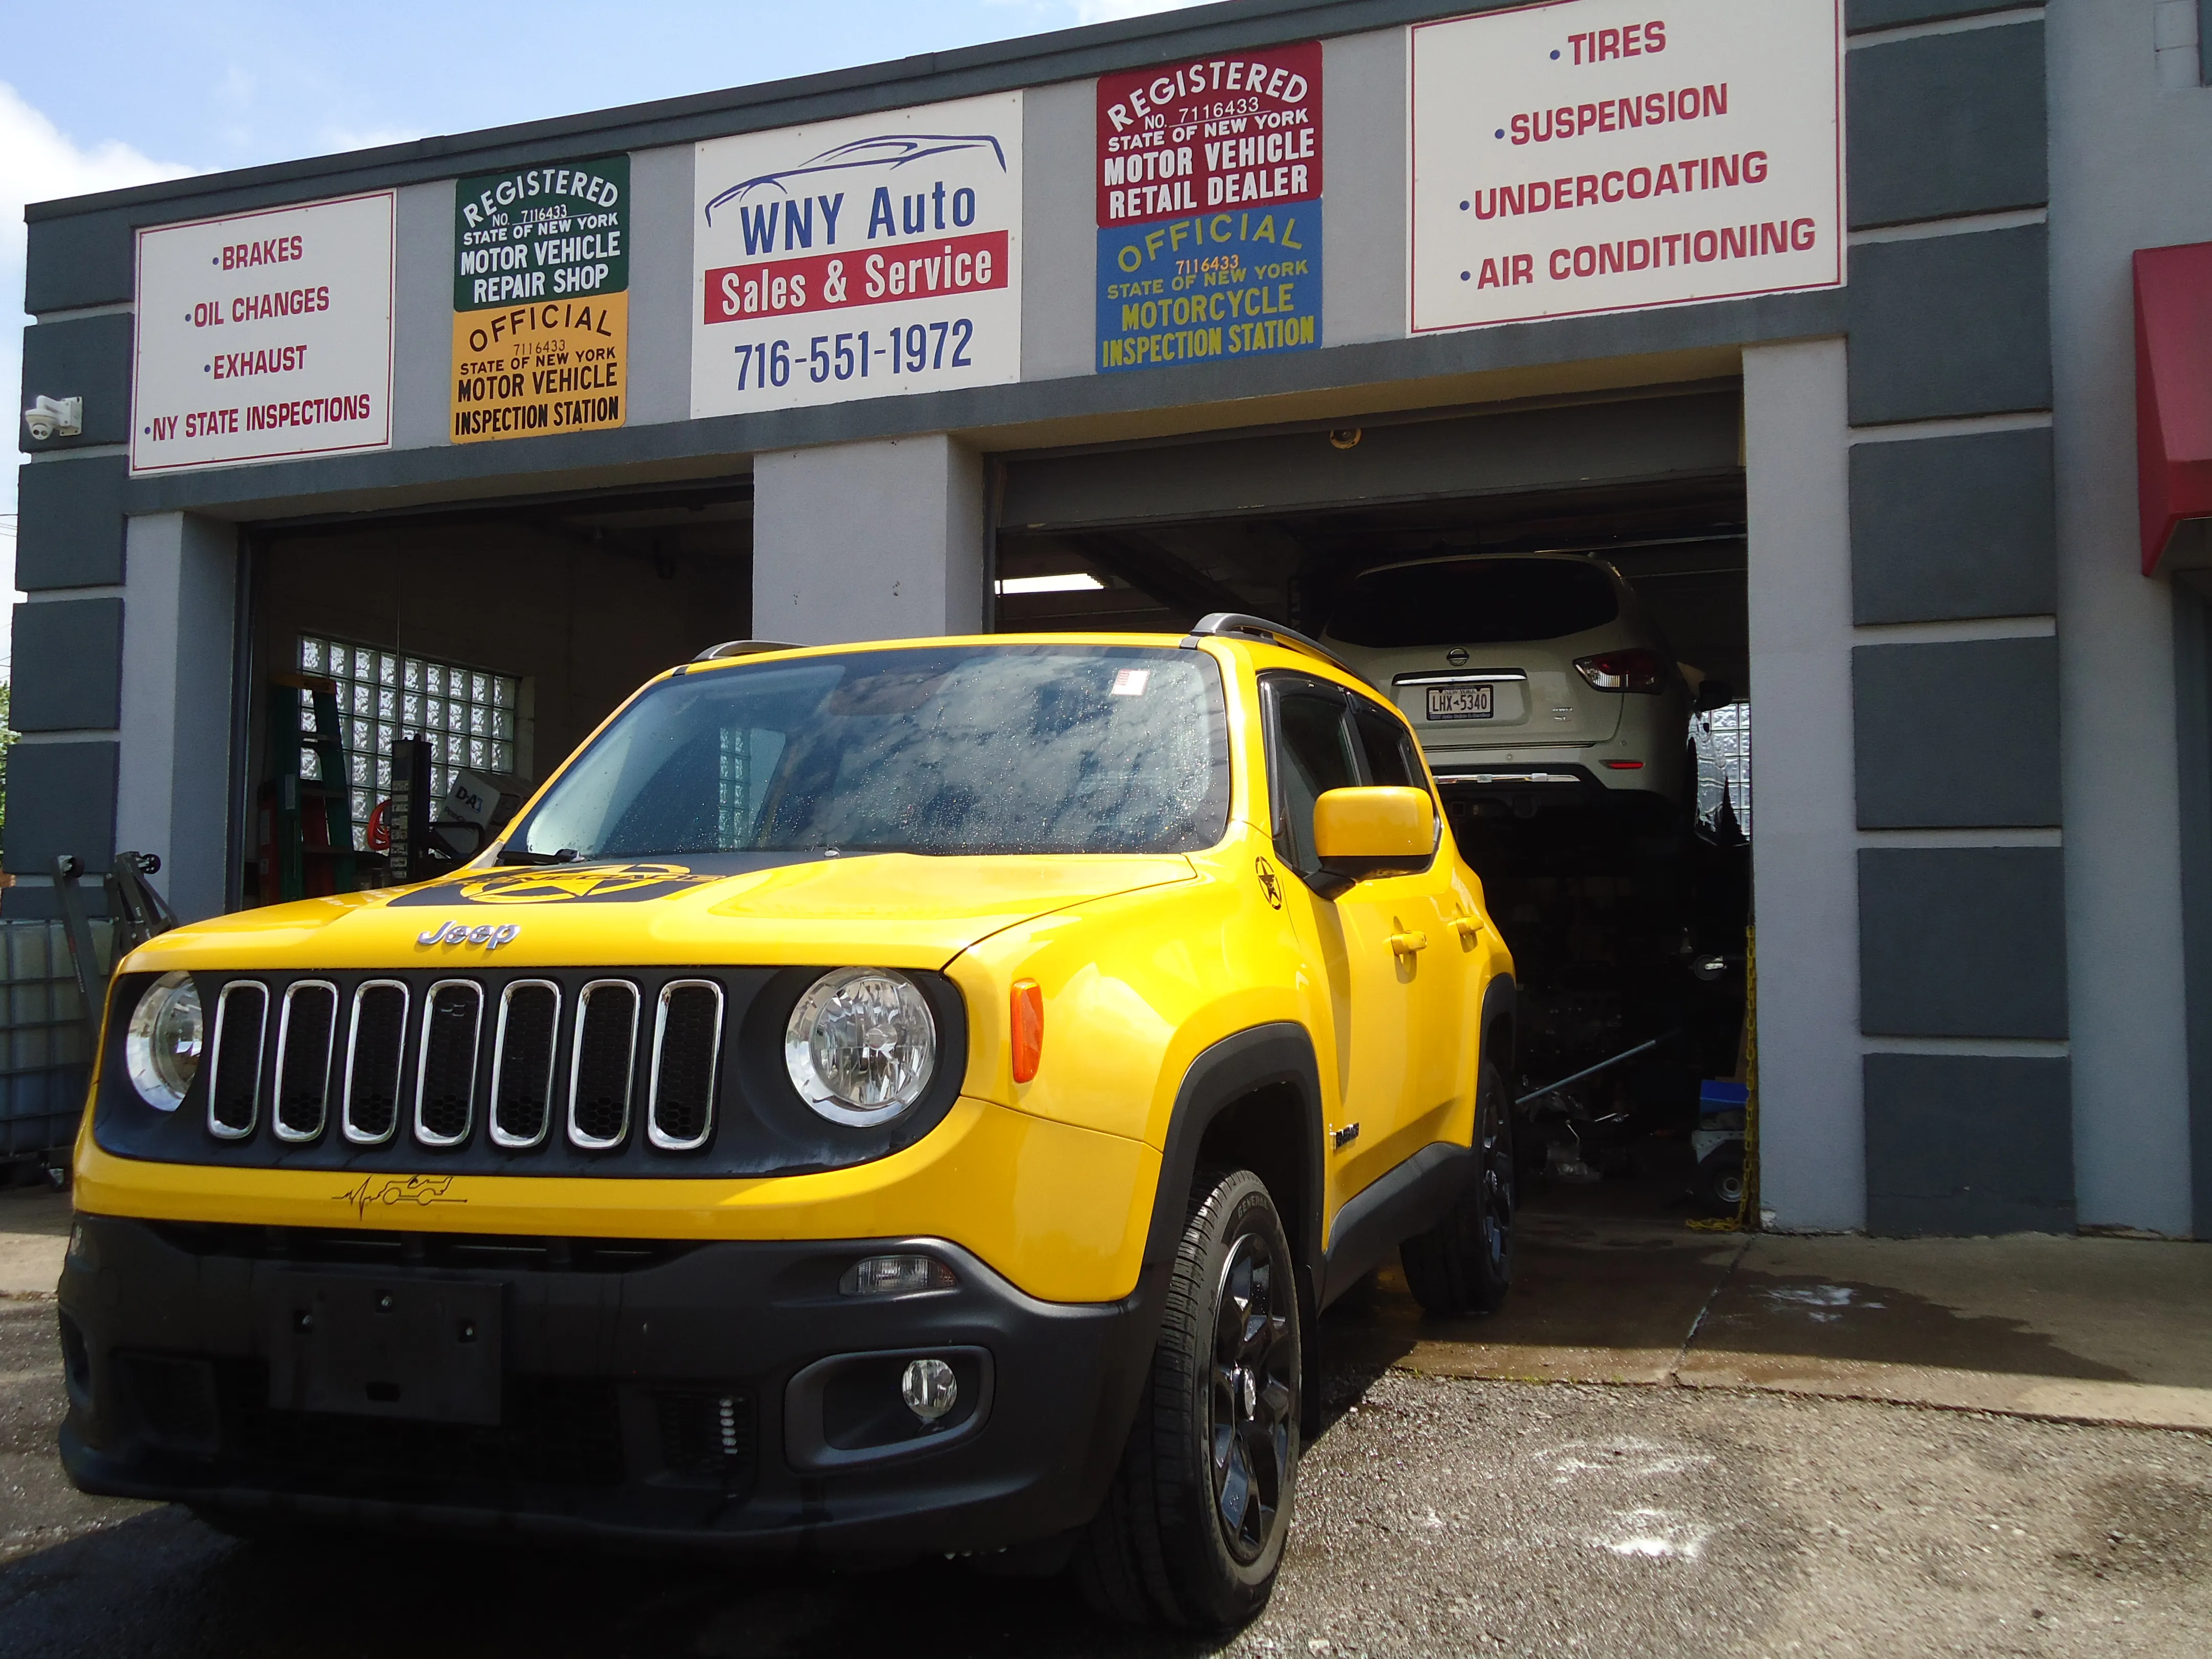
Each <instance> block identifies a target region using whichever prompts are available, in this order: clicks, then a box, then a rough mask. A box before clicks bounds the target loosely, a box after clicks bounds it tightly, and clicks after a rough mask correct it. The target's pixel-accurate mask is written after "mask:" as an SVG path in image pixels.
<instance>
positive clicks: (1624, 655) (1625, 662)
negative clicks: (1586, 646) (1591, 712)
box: [1575, 647, 1667, 691]
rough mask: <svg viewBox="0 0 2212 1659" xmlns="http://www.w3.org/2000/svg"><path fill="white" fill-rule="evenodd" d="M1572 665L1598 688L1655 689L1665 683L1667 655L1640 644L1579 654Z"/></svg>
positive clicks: (1623, 689) (1616, 689) (1604, 689)
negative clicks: (1598, 654) (1598, 653)
mask: <svg viewBox="0 0 2212 1659" xmlns="http://www.w3.org/2000/svg"><path fill="white" fill-rule="evenodd" d="M1575 667H1576V669H1577V671H1578V672H1580V674H1581V675H1582V677H1583V678H1584V679H1586V680H1588V681H1589V683H1590V684H1592V685H1594V686H1595V687H1596V688H1597V689H1598V690H1601V691H1656V690H1660V689H1661V688H1662V686H1664V685H1665V684H1666V683H1667V659H1666V658H1664V657H1662V656H1661V655H1660V654H1659V653H1657V652H1656V651H1646V650H1643V649H1641V648H1640V647H1639V648H1638V649H1636V650H1633V651H1608V652H1607V653H1605V654H1604V655H1603V656H1601V657H1583V658H1580V659H1577V662H1576V663H1575Z"/></svg>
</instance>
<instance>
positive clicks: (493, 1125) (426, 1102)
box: [206, 970, 744, 1201]
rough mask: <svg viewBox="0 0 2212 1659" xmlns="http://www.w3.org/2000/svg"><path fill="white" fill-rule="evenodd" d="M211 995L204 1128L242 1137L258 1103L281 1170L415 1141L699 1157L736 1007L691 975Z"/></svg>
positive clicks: (329, 980) (388, 982) (327, 986)
mask: <svg viewBox="0 0 2212 1659" xmlns="http://www.w3.org/2000/svg"><path fill="white" fill-rule="evenodd" d="M487 981H489V982H487ZM210 1000H211V1001H212V1004H213V1006H214V1010H215V1021H214V1030H213V1031H212V1033H211V1035H210V1042H209V1056H210V1058H209V1063H208V1066H207V1082H206V1091H207V1108H206V1110H207V1119H206V1122H207V1133H210V1134H211V1135H213V1136H214V1137H216V1139H220V1140H226V1141H247V1140H251V1139H253V1138H254V1137H255V1136H256V1135H257V1133H258V1132H259V1131H260V1129H261V1127H262V1118H263V1116H264V1113H263V1111H262V1103H263V1100H264V1097H266V1098H267V1100H268V1101H269V1102H270V1108H269V1110H268V1112H267V1113H266V1116H267V1119H268V1126H267V1127H268V1130H269V1135H270V1139H273V1140H274V1141H276V1142H277V1143H280V1145H281V1148H282V1150H283V1152H284V1153H285V1154H286V1156H287V1161H295V1160H296V1159H298V1158H301V1157H303V1156H306V1155H307V1152H308V1150H309V1149H310V1148H314V1147H319V1146H325V1143H328V1144H329V1145H330V1146H331V1148H332V1149H333V1150H342V1151H344V1152H346V1154H347V1158H348V1160H350V1159H352V1158H355V1157H357V1156H359V1155H360V1153H361V1152H364V1151H365V1150H366V1149H369V1148H374V1147H380V1146H405V1145H410V1144H411V1145H413V1146H418V1147H435V1148H440V1149H444V1150H454V1149H459V1148H462V1147H466V1146H477V1147H478V1148H480V1149H482V1150H483V1151H485V1152H495V1153H497V1154H503V1155H516V1156H520V1155H524V1154H530V1153H533V1152H535V1153H544V1152H547V1151H548V1150H549V1149H550V1148H555V1147H558V1146H566V1147H568V1148H569V1149H571V1151H570V1154H569V1155H570V1156H572V1157H573V1156H574V1154H575V1153H576V1152H582V1153H586V1154H589V1155H591V1156H592V1159H593V1160H594V1161H595V1162H596V1161H598V1160H599V1158H601V1157H602V1156H603V1155H605V1154H609V1153H614V1152H624V1151H627V1150H629V1149H630V1148H632V1147H634V1146H635V1147H637V1148H639V1149H641V1150H650V1151H651V1152H661V1153H682V1152H701V1151H703V1150H704V1149H706V1148H707V1147H708V1146H709V1145H710V1144H711V1143H712V1141H713V1139H714V1132H715V1127H716V1126H715V1117H716V1112H715V1099H716V1096H717V1094H718V1092H719V1091H720V1089H721V1088H722V1087H723V1086H724V1085H723V1079H722V1049H723V1027H724V1025H725V1024H726V1023H727V1022H728V1021H729V1019H730V1018H731V1012H730V1010H731V997H730V993H729V991H728V989H727V987H726V986H725V985H724V983H723V982H722V981H720V979H709V978H706V977H703V976H702V975H698V974H697V973H696V970H695V971H694V973H692V974H691V975H686V976H684V977H680V978H666V979H664V978H661V977H660V976H659V975H655V976H653V978H652V979H650V980H647V981H645V982H643V983H641V982H639V981H637V980H634V979H630V978H627V977H620V978H617V977H614V976H611V975H606V976H598V977H592V976H587V975H584V974H579V973H568V974H563V975H546V976H543V977H541V976H539V975H534V974H533V975H518V976H515V977H513V978H508V977H507V976H506V975H497V974H494V975H487V976H486V977H485V978H484V979H478V978H476V977H466V978H464V977H461V976H459V975H454V974H453V973H452V972H451V971H450V970H448V972H447V974H445V975H433V974H428V973H412V974H409V975H407V976H406V977H405V978H401V977H398V976H397V975H393V976H388V977H379V978H373V979H372V978H358V979H357V978H356V977H355V976H354V975H348V974H337V975H330V976H325V975H319V974H318V975H303V976H301V977H300V978H298V979H294V980H289V981H287V980H277V981H263V980H259V979H247V978H239V979H234V980H231V981H228V983H226V984H222V985H221V987H220V988H219V989H215V988H211V989H210ZM743 1006H744V1004H743V1002H740V1003H739V1004H738V1007H739V1008H740V1009H742V1007H743ZM640 1102H641V1103H643V1109H642V1111H638V1110H636V1109H634V1108H635V1106H636V1104H637V1103H640ZM640 1119H642V1121H639V1120H640ZM387 1201H397V1200H387Z"/></svg>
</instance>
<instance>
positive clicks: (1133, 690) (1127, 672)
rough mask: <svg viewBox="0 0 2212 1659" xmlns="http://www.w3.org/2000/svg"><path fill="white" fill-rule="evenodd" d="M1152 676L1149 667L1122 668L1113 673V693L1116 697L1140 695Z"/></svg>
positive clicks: (1143, 693)
mask: <svg viewBox="0 0 2212 1659" xmlns="http://www.w3.org/2000/svg"><path fill="white" fill-rule="evenodd" d="M1151 679H1152V670H1151V669H1149V668H1123V669H1118V670H1116V671H1115V675H1114V695H1115V696H1117V697H1141V696H1144V695H1145V687H1146V684H1148V683H1149V682H1150V681H1151Z"/></svg>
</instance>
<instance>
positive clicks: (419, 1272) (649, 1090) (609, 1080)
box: [61, 616, 1513, 1626]
mask: <svg viewBox="0 0 2212 1659" xmlns="http://www.w3.org/2000/svg"><path fill="white" fill-rule="evenodd" d="M1512 995H1513V984H1512V979H1511V961H1510V957H1509V956H1508V955H1507V952H1506V950H1505V948H1504V945H1503V944H1502V942H1501V941H1500V940H1499V939H1498V935H1497V933H1495V931H1494V930H1493V929H1492V926H1491V924H1490V922H1489V921H1488V919H1487V918H1486V915H1485V914H1484V912H1483V909H1482V905H1481V889H1480V884H1479V883H1478V882H1477V880H1476V878H1475V877H1474V874H1473V873H1472V872H1470V871H1469V870H1468V867H1467V866H1466V865H1465V864H1463V863H1462V861H1461V860H1460V857H1459V855H1458V854H1457V852H1456V850H1455V848H1454V846H1453V843H1452V840H1451V837H1450V836H1449V832H1448V830H1447V829H1446V828H1445V826H1444V824H1443V820H1442V818H1441V817H1440V815H1439V813H1438V811H1437V805H1436V801H1435V796H1434V785H1433V783H1432V782H1431V779H1430V777H1429V775H1428V774H1427V772H1426V771H1425V769H1424V766H1423V763H1422V760H1421V755H1420V750H1419V745H1418V744H1417V743H1416V741H1415V739H1414V737H1413V732H1411V731H1410V729H1408V727H1407V726H1406V724H1405V722H1404V720H1402V719H1401V717H1400V716H1399V715H1398V714H1397V713H1396V712H1395V710H1394V709H1393V708H1391V707H1390V706H1389V703H1388V702H1384V701H1383V700H1381V699H1379V698H1377V697H1376V696H1374V695H1372V693H1371V692H1370V690H1369V689H1368V688H1367V687H1366V686H1365V685H1364V684H1362V683H1361V682H1360V681H1359V680H1358V678H1357V677H1356V676H1355V675H1353V674H1352V673H1351V672H1350V671H1348V670H1346V669H1345V668H1343V667H1341V666H1340V665H1338V664H1337V663H1335V662H1334V660H1333V659H1329V658H1328V656H1327V655H1326V654H1325V653H1322V651H1321V649H1320V648H1319V647H1316V646H1313V645H1312V644H1310V642H1309V641H1304V640H1303V639H1302V638H1300V637H1299V636H1297V635H1293V634H1290V633H1288V632H1287V631H1286V630H1284V629H1278V628H1275V627H1274V626H1273V624H1269V623H1262V622H1260V621H1257V620H1255V619H1253V618H1249V617H1233V616H1223V617H1208V618H1207V619H1206V621H1205V622H1203V623H1200V625H1199V627H1198V629H1196V630H1194V632H1193V633H1192V634H1191V635H1189V636H1188V637H1187V638H1183V639H1181V640H1177V639H1176V638H1174V637H1171V636H1153V635H1048V636H1015V635H994V636H990V637H985V638H975V639H951V640H921V641H908V642H899V643H890V644H882V645H869V646H840V647H822V648H816V649H803V650H802V649H796V648H774V649H769V650H766V651H762V652H755V653H750V654H742V655H738V656H735V657H732V658H726V659H725V658H714V659H702V661H699V662H696V663H691V664H687V665H684V666H683V667H679V668H677V669H674V670H672V671H670V672H668V673H666V674H664V675H662V676H660V677H659V678H657V679H655V680H653V682H652V683H651V684H648V685H647V686H646V687H645V688H644V689H643V690H641V691H640V692H638V693H637V695H636V696H635V697H633V698H632V699H631V700H630V701H629V702H628V703H627V704H625V705H624V706H623V708H621V709H620V710H619V711H617V713H616V714H614V715H613V716H612V717H611V719H610V720H608V721H607V723H606V724H605V726H602V727H601V728H600V730H599V732H597V733H596V734H595V735H594V736H593V737H592V738H591V740H590V741H589V742H588V743H586V744H585V745H584V747H583V748H582V749H580V750H579V751H578V752H577V753H576V754H575V755H574V757H572V758H571V759H570V760H569V761H568V763H566V764H565V765H564V766H563V767H562V769H561V770H560V772H559V773H558V774H557V775H556V776H555V777H554V778H553V779H552V781H550V783H549V784H547V785H546V787H544V789H543V790H542V791H541V792H540V793H539V794H538V796H537V797H536V799H533V800H532V802H531V803H530V804H529V805H527V806H526V808H525V809H524V810H523V811H522V813H521V814H520V817H517V818H516V819H515V821H514V822H513V824H512V825H511V826H510V827H509V828H508V829H507V831H506V833H505V836H504V839H503V841H501V842H496V843H495V844H494V845H492V846H490V847H489V848H487V850H486V851H485V853H484V854H483V856H482V857H480V858H478V859H477V860H475V861H474V862H473V863H471V865H469V866H465V868H464V869H462V870H461V871H459V872H458V873H455V874H452V875H448V876H447V877H444V878H440V879H436V880H434V881H431V882H428V883H427V884H421V885H416V886H410V887H404V888H396V889H387V890H381V891H377V892H370V893H358V894H352V895H348V896H343V897H336V898H320V899H309V900H307V901H305V902H299V903H294V904H287V905H283V906H281V907H276V908H269V909H263V910H257V911H251V912H247V913H246V914H242V915H231V916H225V917H222V918H219V919H217V920H215V921H207V922H202V923H198V924H196V925H194V926H191V927H182V928H179V929H177V930H176V931H174V932H173V933H166V934H164V935H162V936H161V937H160V938H159V939H155V941H154V942H153V943H151V944H149V945H145V946H143V948H141V949H139V950H137V951H134V952H133V953H132V954H131V956H130V957H128V958H127V959H126V960H125V962H124V963H122V964H121V966H120V969H119V970H118V973H117V975H116V977H115V980H114V982H113V986H112V991H111V993H110V998H109V1002H108V1007H107V1012H106V1032H105V1036H104V1037H103V1039H102V1043H101V1048H100V1058H99V1065H98V1068H97V1073H96V1075H95V1078H94V1085H93V1091H92V1101H91V1107H90V1110H89V1112H88V1116H87V1121H86V1125H85V1127H84V1129H83V1131H82V1134H81V1136H80V1139H79V1140H78V1144H77V1150H76V1203H77V1206H78V1209H79V1212H80V1214H79V1217H78V1220H77V1225H76V1231H75V1234H74V1237H72V1239H71V1242H70V1251H69V1258H68V1267H67V1270H66V1272H65V1273H64V1278H63V1279H62V1285H61V1337H62V1346H63V1350H64V1357H65V1359H66V1369H67V1376H68V1386H69V1398H70V1410H69V1416H68V1419H67V1422H66V1424H65V1425H64V1429H63V1431H62V1453H63V1456H64V1461H65V1462H66V1464H67V1467H68V1469H69V1472H70V1476H71V1477H72V1478H73V1479H74V1480H76V1483H77V1484H78V1485H79V1486H82V1488H84V1489H85V1490H86V1491H88V1492H106V1493H114V1494H118V1495H123V1496H129V1497H136V1498H173V1499H177V1500H180V1501H182V1502H184V1503H186V1504H191V1505H192V1506H193V1507H194V1508H195V1509H197V1510H201V1511H202V1512H204V1513H206V1514H208V1515H210V1516H212V1517H214V1518H216V1520H217V1521H218V1522H222V1523H225V1524H229V1525H233V1526H239V1527H259V1528H270V1527H271V1526H274V1527H278V1528H283V1527H289V1526H292V1525H295V1524H296V1523H298V1522H335V1523H340V1524H356V1525H375V1526H384V1527H418V1526H425V1525H427V1526H439V1527H449V1528H476V1529H483V1530H486V1531H490V1530H494V1529H496V1530H499V1531H501V1532H504V1533H508V1534H517V1533H519V1534H524V1535H534V1536H538V1537H543V1538H546V1539H550V1540H557V1539H574V1540H587V1539H588V1540H598V1541H604V1542H623V1541H627V1542H629V1543H632V1544H635V1545H645V1546H653V1545H660V1544H671V1543H682V1544H694V1545H700V1544H703V1545H707V1546H709V1547H724V1548H727V1549H731V1550H739V1551H742V1550H755V1551H763V1552H771V1553H772V1552H776V1551H785V1552H797V1551H802V1550H803V1551H805V1552H807V1553H811V1554H813V1555H814V1556H816V1557H817V1558H819V1559H830V1560H837V1559H859V1558H862V1557H867V1556H881V1555H884V1554H897V1553H910V1552H915V1551H931V1552H945V1553H997V1552H1006V1551H1011V1552H1012V1559H1011V1561H1010V1562H1009V1565H1026V1566H1028V1567H1029V1568H1030V1570H1033V1571H1050V1570H1053V1569H1054V1567H1056V1566H1057V1565H1060V1564H1063V1563H1066V1564H1070V1565H1073V1570H1074V1571H1075V1572H1076V1573H1077V1575H1078V1577H1079V1579H1080V1581H1081V1583H1083V1585H1084V1587H1085V1590H1086V1591H1087V1593H1088V1594H1089V1595H1091V1598H1092V1600H1093V1601H1094V1603H1095V1604H1097V1605H1098V1606H1099V1607H1101V1608H1102V1609H1103V1610H1104V1611H1107V1612H1109V1613H1116V1614H1119V1615H1121V1616H1123V1617H1127V1618H1132V1619H1150V1620H1163V1621H1166V1622H1170V1623H1174V1624H1180V1625H1185V1626H1225V1625H1230V1624H1233V1623H1236V1622H1237V1621H1239V1620H1243V1619H1246V1618H1249V1616H1250V1615H1251V1614H1252V1613H1255V1612H1256V1611H1257V1609H1258V1608H1259V1607H1260V1606H1261V1604H1262V1603H1263V1602H1264V1601H1265V1600H1266V1598H1267V1593H1268V1591H1269V1589H1270V1588H1271V1586H1272V1584H1273V1579H1274V1575H1275V1572H1276V1569H1277V1565H1278V1563H1279V1559H1280V1557H1281V1553H1282V1549H1283V1543H1284V1537H1285V1533H1286V1532H1287V1530H1288V1528H1289V1524H1290V1517H1291V1494H1292V1490H1293V1484H1294V1480H1295V1474H1296V1469H1297V1456H1298V1445H1299V1438H1300V1434H1301V1431H1302V1429H1304V1430H1308V1431H1310V1415H1309V1413H1310V1411H1311V1409H1312V1406H1313V1394H1314V1390H1313V1385H1312V1377H1313V1376H1314V1372H1313V1370H1312V1356H1313V1332H1314V1320H1315V1317H1316V1315H1317V1314H1318V1312H1319V1311H1320V1310H1321V1309H1322V1308H1324V1307H1326V1306H1327V1305H1328V1303H1329V1301H1330V1299H1331V1298H1332V1297H1335V1296H1337V1295H1340V1293H1342V1291H1344V1290H1345V1289H1346V1287H1348V1286H1349V1285H1352V1284H1354V1283H1355V1282H1357V1281H1358V1279H1360V1278H1361V1277H1362V1276H1363V1275H1364V1274H1365V1273H1368V1272H1369V1271H1370V1269H1372V1268H1373V1267H1375V1266H1376V1264H1377V1263H1378V1262H1379V1261H1382V1260H1383V1258H1384V1257H1385V1256H1387V1255H1389V1252H1391V1251H1392V1250H1394V1249H1401V1248H1402V1251H1403V1259H1404V1261H1405V1266H1406V1269H1407V1277H1408V1278H1409V1279H1410V1280H1411V1281H1412V1284H1413V1289H1414V1291H1415V1292H1416V1294H1417V1295H1419V1297H1420V1298H1421V1300H1422V1301H1423V1303H1424V1304H1426V1305H1427V1306H1429V1307H1431V1308H1432V1309H1437V1310H1455V1311H1465V1310H1478V1309H1483V1308H1487V1307H1489V1306H1492V1305H1494V1304H1495V1303H1496V1301H1497V1300H1498V1297H1500V1296H1501V1295H1502V1294H1503V1292H1504V1285H1505V1281H1506V1278H1507V1275H1508V1273H1509V1271H1510V1259H1511V1258H1510V1237H1511V1235H1510V1224H1511V1219H1512V1180H1513V1170H1512V1158H1511V1152H1510V1146H1508V1144H1507V1136H1508V1125H1509V1121H1510V1119H1509V1114H1508V1112H1507V1109H1506V1101H1505V1098H1504V1084H1503V1072H1504V1065H1505V1058H1506V1056H1505V1050H1506V1048H1507V1046H1508V1045H1509V1044H1510V1041H1511V1023H1512V1018H1513V1002H1512Z"/></svg>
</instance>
